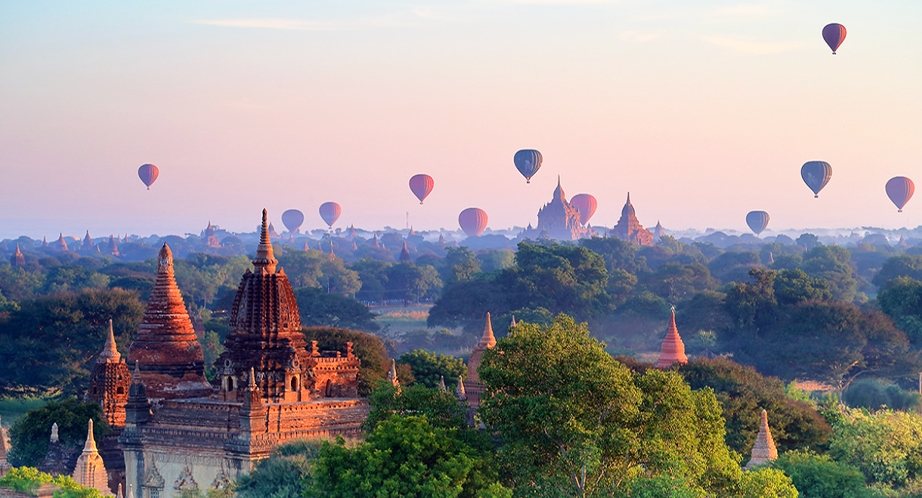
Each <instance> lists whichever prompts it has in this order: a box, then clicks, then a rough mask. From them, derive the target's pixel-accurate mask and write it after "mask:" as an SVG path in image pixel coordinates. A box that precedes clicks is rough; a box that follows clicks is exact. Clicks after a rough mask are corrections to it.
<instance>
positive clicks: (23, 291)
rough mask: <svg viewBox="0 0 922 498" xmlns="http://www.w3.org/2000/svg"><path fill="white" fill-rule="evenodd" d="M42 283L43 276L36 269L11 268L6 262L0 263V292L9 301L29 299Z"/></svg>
mask: <svg viewBox="0 0 922 498" xmlns="http://www.w3.org/2000/svg"><path fill="white" fill-rule="evenodd" d="M44 284H45V276H44V275H43V274H42V273H40V272H38V271H27V270H26V269H24V268H13V267H11V266H10V265H8V264H3V265H0V292H2V293H3V295H4V296H6V298H7V299H9V300H10V301H13V302H19V301H22V300H25V299H30V298H32V297H34V296H35V295H36V293H38V291H39V289H41V288H42V286H43V285H44Z"/></svg>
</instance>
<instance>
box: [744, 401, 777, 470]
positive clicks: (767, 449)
mask: <svg viewBox="0 0 922 498" xmlns="http://www.w3.org/2000/svg"><path fill="white" fill-rule="evenodd" d="M777 458H778V449H777V448H776V447H775V440H774V439H773V438H772V431H771V429H769V427H768V412H766V411H765V410H762V416H761V418H760V420H759V434H758V435H756V442H755V444H754V445H753V446H752V455H751V456H750V458H749V463H747V464H746V466H745V467H744V469H746V470H750V469H753V468H755V467H758V466H759V465H763V464H766V463H769V462H771V461H772V460H775V459H777Z"/></svg>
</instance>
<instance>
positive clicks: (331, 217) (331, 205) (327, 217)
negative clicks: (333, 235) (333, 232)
mask: <svg viewBox="0 0 922 498" xmlns="http://www.w3.org/2000/svg"><path fill="white" fill-rule="evenodd" d="M341 214H343V208H341V207H340V206H339V204H337V203H335V202H324V203H323V204H321V205H320V217H321V218H323V222H324V223H326V224H327V225H329V227H330V228H333V223H336V220H338V219H339V215H341Z"/></svg>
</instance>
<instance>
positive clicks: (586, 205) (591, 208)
mask: <svg viewBox="0 0 922 498" xmlns="http://www.w3.org/2000/svg"><path fill="white" fill-rule="evenodd" d="M570 205H571V206H573V207H575V208H576V210H577V211H579V222H580V224H581V225H585V224H586V223H589V218H592V215H594V214H595V210H596V208H597V207H599V203H598V201H596V200H595V197H593V196H591V195H589V194H576V195H574V196H573V198H572V199H570Z"/></svg>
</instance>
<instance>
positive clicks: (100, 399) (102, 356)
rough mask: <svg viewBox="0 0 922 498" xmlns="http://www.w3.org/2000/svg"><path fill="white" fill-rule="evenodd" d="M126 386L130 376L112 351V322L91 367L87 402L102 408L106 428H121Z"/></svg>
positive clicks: (124, 365) (128, 385)
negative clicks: (92, 402) (107, 426)
mask: <svg viewBox="0 0 922 498" xmlns="http://www.w3.org/2000/svg"><path fill="white" fill-rule="evenodd" d="M130 386H131V374H129V373H128V365H126V364H125V362H124V361H122V355H121V354H119V352H118V350H117V349H116V348H115V333H114V332H113V330H112V320H109V335H108V336H107V337H106V345H105V346H103V348H102V352H101V353H99V357H98V358H96V364H95V365H94V366H93V375H92V376H91V377H90V390H89V391H88V392H87V399H89V400H92V401H95V402H97V403H99V404H100V406H102V413H103V416H105V417H106V422H107V423H108V424H109V425H110V426H112V427H124V426H125V403H127V402H128V388H129V387H130Z"/></svg>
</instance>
